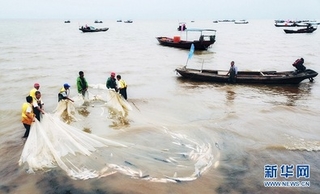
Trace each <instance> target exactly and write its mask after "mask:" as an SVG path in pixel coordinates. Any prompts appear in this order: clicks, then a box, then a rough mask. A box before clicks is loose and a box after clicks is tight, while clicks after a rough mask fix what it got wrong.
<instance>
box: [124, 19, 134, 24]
mask: <svg viewBox="0 0 320 194" xmlns="http://www.w3.org/2000/svg"><path fill="white" fill-rule="evenodd" d="M123 22H124V23H129V24H131V23H133V21H132V20H125V21H123Z"/></svg>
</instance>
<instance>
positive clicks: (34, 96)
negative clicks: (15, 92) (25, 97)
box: [29, 83, 40, 99]
mask: <svg viewBox="0 0 320 194" xmlns="http://www.w3.org/2000/svg"><path fill="white" fill-rule="evenodd" d="M39 88H40V84H39V83H35V84H34V85H33V88H32V89H31V90H30V93H29V95H30V96H31V97H32V98H33V99H35V98H36V91H38V90H39Z"/></svg>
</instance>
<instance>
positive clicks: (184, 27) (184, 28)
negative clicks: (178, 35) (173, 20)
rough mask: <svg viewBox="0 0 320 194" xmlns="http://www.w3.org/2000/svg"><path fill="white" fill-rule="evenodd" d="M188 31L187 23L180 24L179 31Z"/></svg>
mask: <svg viewBox="0 0 320 194" xmlns="http://www.w3.org/2000/svg"><path fill="white" fill-rule="evenodd" d="M186 29H187V26H186V23H185V22H180V23H179V26H178V28H177V30H178V31H185V30H186Z"/></svg>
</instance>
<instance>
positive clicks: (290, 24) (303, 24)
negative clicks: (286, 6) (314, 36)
mask: <svg viewBox="0 0 320 194" xmlns="http://www.w3.org/2000/svg"><path fill="white" fill-rule="evenodd" d="M274 25H275V27H307V26H308V23H297V22H282V23H275V24H274Z"/></svg>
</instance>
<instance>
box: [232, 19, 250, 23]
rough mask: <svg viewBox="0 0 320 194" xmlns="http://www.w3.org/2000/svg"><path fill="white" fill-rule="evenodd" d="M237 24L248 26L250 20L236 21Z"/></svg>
mask: <svg viewBox="0 0 320 194" xmlns="http://www.w3.org/2000/svg"><path fill="white" fill-rule="evenodd" d="M234 23H235V24H248V23H249V22H248V20H235V21H234Z"/></svg>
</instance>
